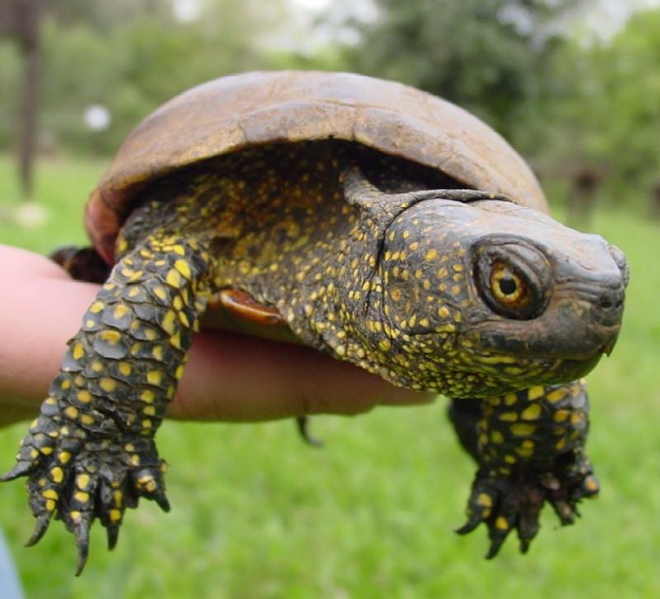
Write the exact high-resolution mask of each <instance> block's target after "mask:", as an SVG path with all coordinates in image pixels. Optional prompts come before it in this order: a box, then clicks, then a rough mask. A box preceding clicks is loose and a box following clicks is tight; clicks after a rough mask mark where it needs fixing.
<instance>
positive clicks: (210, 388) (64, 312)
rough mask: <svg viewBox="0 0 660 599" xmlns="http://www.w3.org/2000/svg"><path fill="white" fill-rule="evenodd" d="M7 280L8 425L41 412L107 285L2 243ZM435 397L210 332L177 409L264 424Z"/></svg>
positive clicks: (3, 313)
mask: <svg viewBox="0 0 660 599" xmlns="http://www.w3.org/2000/svg"><path fill="white" fill-rule="evenodd" d="M0 281H1V282H2V283H1V285H2V290H1V293H0V425H6V424H11V423H14V422H17V421H19V420H24V419H31V418H33V417H34V416H35V415H36V414H37V412H38V408H39V406H40V404H41V402H42V401H43V399H45V397H46V392H47V389H48V385H49V383H50V381H51V380H52V379H53V377H54V376H55V375H56V373H57V371H58V368H59V363H60V360H61V358H62V355H63V354H64V351H65V349H66V341H67V340H68V339H69V338H70V337H71V336H73V335H74V334H75V332H76V331H77V330H78V328H79V326H80V322H81V318H82V315H83V314H84V312H85V310H86V309H87V307H88V306H89V305H90V304H91V303H92V301H93V299H94V296H95V295H96V292H97V290H98V286H97V285H93V284H90V283H81V282H77V281H72V280H71V279H70V277H69V276H68V274H67V273H66V272H65V271H64V270H63V269H62V268H60V267H59V266H58V265H56V264H54V263H53V262H51V261H50V260H48V259H46V258H44V257H43V256H39V255H37V254H34V253H31V252H28V251H26V250H21V249H18V248H13V247H10V246H2V245H0ZM431 399H432V396H430V395H428V394H421V393H417V392H413V391H408V390H403V389H396V388H395V387H392V386H391V385H389V384H388V383H386V382H385V381H383V380H381V379H380V378H378V377H376V376H374V375H371V374H369V373H367V372H365V371H363V370H361V369H359V368H356V367H354V366H352V365H350V364H346V363H341V362H339V361H337V360H334V359H333V358H331V357H329V356H326V355H323V354H321V353H319V352H317V351H315V350H312V349H309V348H306V347H302V346H296V345H292V344H284V343H276V342H272V341H267V340H263V339H257V338H254V337H247V336H241V335H236V334H229V333H222V332H217V331H212V332H206V331H202V332H201V333H199V334H198V335H197V336H196V337H195V340H194V343H193V346H192V349H191V352H190V360H189V362H188V364H187V366H186V370H185V373H184V376H183V378H182V380H181V383H180V386H179V391H178V392H177V395H176V396H175V399H174V400H173V402H172V403H171V404H170V406H169V410H168V416H170V417H172V418H178V419H188V420H226V421H260V420H272V419H277V418H286V417H295V416H300V415H309V414H320V413H328V414H357V413H361V412H364V411H368V410H369V409H371V408H372V407H374V406H376V405H379V404H415V403H425V402H428V401H430V400H431Z"/></svg>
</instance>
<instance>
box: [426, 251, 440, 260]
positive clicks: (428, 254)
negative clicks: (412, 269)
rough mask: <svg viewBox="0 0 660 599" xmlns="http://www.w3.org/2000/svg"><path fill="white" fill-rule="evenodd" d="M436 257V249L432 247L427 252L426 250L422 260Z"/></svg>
mask: <svg viewBox="0 0 660 599" xmlns="http://www.w3.org/2000/svg"><path fill="white" fill-rule="evenodd" d="M437 257H438V250H436V249H433V248H432V249H430V250H429V251H428V252H426V255H425V256H424V260H426V261H427V262H430V261H431V260H435V259H436V258H437Z"/></svg>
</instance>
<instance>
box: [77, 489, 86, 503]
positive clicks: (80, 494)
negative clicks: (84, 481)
mask: <svg viewBox="0 0 660 599" xmlns="http://www.w3.org/2000/svg"><path fill="white" fill-rule="evenodd" d="M73 498H74V499H75V500H76V501H79V502H80V503H87V502H88V501H89V493H85V492H84V491H76V492H75V493H74V494H73Z"/></svg>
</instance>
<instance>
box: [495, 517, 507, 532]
mask: <svg viewBox="0 0 660 599" xmlns="http://www.w3.org/2000/svg"><path fill="white" fill-rule="evenodd" d="M495 528H497V529H499V530H509V523H508V522H507V520H506V518H503V517H502V516H500V517H499V518H498V519H497V520H495Z"/></svg>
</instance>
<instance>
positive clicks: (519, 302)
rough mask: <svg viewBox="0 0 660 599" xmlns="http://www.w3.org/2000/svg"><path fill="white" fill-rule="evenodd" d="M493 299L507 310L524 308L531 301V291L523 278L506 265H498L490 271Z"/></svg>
mask: <svg viewBox="0 0 660 599" xmlns="http://www.w3.org/2000/svg"><path fill="white" fill-rule="evenodd" d="M490 288H491V291H492V293H493V298H494V299H495V300H497V301H498V302H499V303H500V304H501V305H502V306H503V307H505V308H513V309H516V308H522V307H524V306H525V304H526V303H527V302H528V301H529V299H530V298H529V290H528V288H527V285H526V284H525V281H524V280H523V279H522V277H521V276H520V275H519V274H518V273H517V272H515V271H514V270H513V269H511V268H509V267H508V266H507V265H506V264H502V263H499V262H498V263H496V264H494V265H493V268H492V269H491V271H490Z"/></svg>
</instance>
